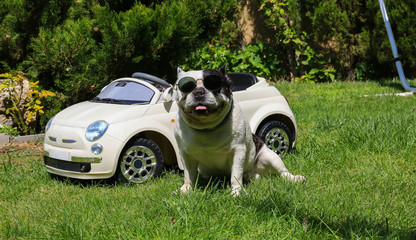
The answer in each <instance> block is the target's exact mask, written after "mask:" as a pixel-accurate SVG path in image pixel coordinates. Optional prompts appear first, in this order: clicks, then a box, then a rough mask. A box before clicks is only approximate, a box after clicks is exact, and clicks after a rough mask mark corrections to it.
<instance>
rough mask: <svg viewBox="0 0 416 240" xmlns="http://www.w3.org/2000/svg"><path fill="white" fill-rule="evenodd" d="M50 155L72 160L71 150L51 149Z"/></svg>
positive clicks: (63, 159)
mask: <svg viewBox="0 0 416 240" xmlns="http://www.w3.org/2000/svg"><path fill="white" fill-rule="evenodd" d="M49 157H50V158H55V159H59V160H62V161H68V162H69V161H71V154H70V153H69V152H65V151H60V150H56V149H50V150H49Z"/></svg>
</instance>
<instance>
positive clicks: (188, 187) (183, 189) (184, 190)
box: [179, 184, 192, 193]
mask: <svg viewBox="0 0 416 240" xmlns="http://www.w3.org/2000/svg"><path fill="white" fill-rule="evenodd" d="M179 190H180V191H181V193H187V192H189V191H191V190H192V186H191V185H188V184H184V185H182V187H181V188H179Z"/></svg>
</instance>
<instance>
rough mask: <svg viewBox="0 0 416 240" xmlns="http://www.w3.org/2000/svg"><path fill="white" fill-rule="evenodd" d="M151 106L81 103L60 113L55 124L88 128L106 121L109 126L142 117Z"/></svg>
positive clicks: (54, 120) (54, 121)
mask: <svg viewBox="0 0 416 240" xmlns="http://www.w3.org/2000/svg"><path fill="white" fill-rule="evenodd" d="M148 109H149V105H148V104H146V105H122V104H110V103H95V102H89V101H86V102H81V103H78V104H75V105H72V106H70V107H68V108H66V109H64V110H62V111H61V112H59V113H58V114H57V115H56V116H55V118H54V119H53V124H57V125H62V126H69V127H87V126H88V125H90V124H91V123H93V122H95V121H99V120H104V121H106V122H107V123H108V124H113V123H118V122H121V121H128V120H131V119H137V118H140V117H142V116H143V115H144V114H145V113H146V111H147V110H148Z"/></svg>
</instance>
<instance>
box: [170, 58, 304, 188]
mask: <svg viewBox="0 0 416 240" xmlns="http://www.w3.org/2000/svg"><path fill="white" fill-rule="evenodd" d="M231 84H232V83H231V81H230V79H228V78H227V76H226V65H225V64H224V66H223V67H221V68H220V69H218V70H216V69H206V70H198V71H188V72H185V71H183V70H182V69H181V68H178V80H177V82H176V84H175V92H176V94H175V95H176V96H175V97H176V102H177V104H178V107H179V111H178V117H177V121H175V130H174V134H175V138H176V141H177V143H178V147H179V153H180V157H181V158H182V159H181V160H182V161H183V165H184V184H183V186H182V187H181V188H180V191H181V192H188V191H189V190H191V189H192V188H193V186H194V184H195V181H196V178H197V174H198V172H199V173H200V174H201V175H202V176H206V177H210V176H226V177H229V178H230V180H231V187H232V192H231V193H232V195H233V196H239V195H240V191H241V189H242V184H243V179H244V180H250V179H258V178H259V177H260V176H261V175H264V174H280V176H282V177H283V178H285V179H288V180H290V181H294V182H305V177H303V176H300V175H296V176H294V175H292V174H291V173H290V172H289V171H288V170H287V169H286V167H285V165H284V164H283V161H282V159H281V158H280V157H279V155H277V154H276V153H274V152H273V151H272V150H270V149H269V148H267V147H266V145H265V144H264V143H263V142H262V141H261V140H260V138H258V137H257V136H256V135H254V134H253V133H252V132H251V129H250V126H249V124H248V121H247V120H246V118H245V116H244V115H243V113H242V111H241V109H240V107H239V105H238V103H237V102H236V101H234V100H233V96H232V92H231V90H230V87H231Z"/></svg>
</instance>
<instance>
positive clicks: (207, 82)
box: [177, 74, 223, 93]
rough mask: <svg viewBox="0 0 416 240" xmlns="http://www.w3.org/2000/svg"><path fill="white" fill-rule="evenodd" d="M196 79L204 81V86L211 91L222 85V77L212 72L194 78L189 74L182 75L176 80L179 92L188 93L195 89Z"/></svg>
mask: <svg viewBox="0 0 416 240" xmlns="http://www.w3.org/2000/svg"><path fill="white" fill-rule="evenodd" d="M198 80H202V81H203V82H204V86H205V88H206V89H208V90H210V91H213V92H217V91H219V90H220V89H221V87H222V86H223V79H222V78H221V77H220V76H218V75H214V74H211V75H208V76H205V77H204V79H195V78H193V77H189V76H188V77H183V78H181V79H180V80H179V81H178V83H177V86H178V88H179V90H180V91H181V92H184V93H190V92H192V91H193V90H195V88H196V86H197V84H196V82H197V81H198Z"/></svg>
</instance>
